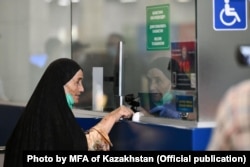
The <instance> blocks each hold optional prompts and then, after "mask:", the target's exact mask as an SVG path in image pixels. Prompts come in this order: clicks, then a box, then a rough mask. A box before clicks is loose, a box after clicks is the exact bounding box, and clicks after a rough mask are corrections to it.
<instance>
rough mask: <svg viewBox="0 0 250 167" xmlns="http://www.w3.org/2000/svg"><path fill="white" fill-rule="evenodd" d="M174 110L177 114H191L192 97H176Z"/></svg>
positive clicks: (192, 107) (192, 106)
mask: <svg viewBox="0 0 250 167" xmlns="http://www.w3.org/2000/svg"><path fill="white" fill-rule="evenodd" d="M175 98H176V99H175V100H176V110H177V111H179V112H193V109H194V100H193V96H187V95H176V97H175Z"/></svg>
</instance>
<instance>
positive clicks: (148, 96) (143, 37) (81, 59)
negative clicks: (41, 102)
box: [72, 0, 197, 120]
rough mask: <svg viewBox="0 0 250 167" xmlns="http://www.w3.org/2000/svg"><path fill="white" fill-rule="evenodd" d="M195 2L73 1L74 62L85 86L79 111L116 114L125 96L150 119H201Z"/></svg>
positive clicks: (169, 0) (155, 0)
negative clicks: (99, 79) (197, 80)
mask: <svg viewBox="0 0 250 167" xmlns="http://www.w3.org/2000/svg"><path fill="white" fill-rule="evenodd" d="M195 3H196V2H195V0H187V1H185V2H184V1H178V0H154V1H152V0H133V1H131V0H130V1H126V0H95V1H85V0H81V1H77V2H74V3H73V1H72V58H73V59H74V60H76V61H77V62H78V63H79V64H81V66H82V68H83V69H84V80H83V85H84V88H85V92H84V93H83V94H82V97H81V102H80V103H79V104H78V105H77V106H76V107H77V108H81V109H88V110H96V109H97V110H102V111H111V110H113V109H114V108H116V107H117V106H118V105H119V104H120V102H121V98H122V100H123V103H127V104H132V105H133V109H135V110H137V111H138V110H140V111H141V112H143V113H144V114H145V115H147V116H153V117H164V118H174V119H188V120H196V119H197V99H196V97H197V96H196V94H197V89H196V85H197V84H196V22H195V20H196V18H195V11H196V9H195V5H196V4H195ZM121 60H122V61H121ZM96 68H98V69H99V72H98V73H99V74H101V76H103V82H97V80H98V77H97V78H96V77H95V76H98V75H97V74H95V71H96ZM121 78H122V82H121V81H120V79H121ZM98 85H99V86H98ZM99 88H100V90H99ZM97 90H98V91H97ZM100 95H101V96H100ZM95 102H98V103H99V104H96V103H95ZM95 105H98V107H96V106H95ZM187 116H188V118H187Z"/></svg>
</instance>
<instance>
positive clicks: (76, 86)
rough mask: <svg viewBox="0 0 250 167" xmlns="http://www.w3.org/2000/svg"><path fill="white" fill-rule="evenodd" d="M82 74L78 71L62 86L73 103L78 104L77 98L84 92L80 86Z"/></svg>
mask: <svg viewBox="0 0 250 167" xmlns="http://www.w3.org/2000/svg"><path fill="white" fill-rule="evenodd" d="M82 79H83V72H82V70H78V71H77V72H76V74H75V75H74V76H73V78H71V80H69V81H68V82H67V83H66V84H65V85H64V91H65V93H69V94H71V96H72V97H73V99H74V102H75V103H78V102H79V96H80V94H81V93H82V92H84V88H83V85H82Z"/></svg>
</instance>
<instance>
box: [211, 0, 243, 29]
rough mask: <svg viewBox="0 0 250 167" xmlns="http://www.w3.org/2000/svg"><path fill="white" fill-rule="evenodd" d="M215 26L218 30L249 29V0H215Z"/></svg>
mask: <svg viewBox="0 0 250 167" xmlns="http://www.w3.org/2000/svg"><path fill="white" fill-rule="evenodd" d="M213 27H214V30H217V31H226V30H232V31H233V30H246V29H247V0H213Z"/></svg>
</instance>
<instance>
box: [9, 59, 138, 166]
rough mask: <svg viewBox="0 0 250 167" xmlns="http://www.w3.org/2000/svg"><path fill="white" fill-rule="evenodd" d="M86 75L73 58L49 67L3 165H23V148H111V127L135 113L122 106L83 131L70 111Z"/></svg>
mask: <svg viewBox="0 0 250 167" xmlns="http://www.w3.org/2000/svg"><path fill="white" fill-rule="evenodd" d="M83 76H84V75H83V71H82V69H81V67H80V66H79V65H78V64H77V63H76V62H74V61H73V60H71V59H67V58H61V59H58V60H55V61H54V62H52V63H51V64H50V65H49V66H48V68H47V69H46V71H45V73H44V74H43V76H42V78H41V79H40V81H39V83H38V85H37V87H36V88H35V90H34V92H33V94H32V96H31V98H30V100H29V101H28V103H27V106H26V108H25V110H24V112H23V113H22V115H21V117H20V119H19V121H18V123H17V125H16V127H15V129H14V131H13V133H12V135H11V136H10V138H9V140H8V142H7V144H6V151H5V159H4V167H14V166H22V152H23V150H32V151H36V150H99V149H100V150H109V146H110V145H111V146H112V143H111V142H110V140H109V137H108V133H109V132H110V130H111V128H112V126H113V125H114V123H115V122H116V121H118V120H119V119H120V118H121V117H131V115H132V114H133V112H132V111H131V110H130V109H129V108H127V107H124V106H121V107H120V108H117V109H116V110H114V111H112V112H111V113H109V114H107V115H106V116H105V117H104V118H103V119H102V120H101V121H100V122H99V123H98V124H97V125H96V126H94V127H93V128H91V129H90V130H89V131H87V132H85V133H84V132H83V131H82V129H81V127H80V126H79V125H78V123H77V122H76V120H75V117H74V115H73V113H72V111H71V109H72V105H73V104H74V103H77V102H78V100H79V95H80V93H82V92H83V91H84V88H83V86H82V79H83Z"/></svg>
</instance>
